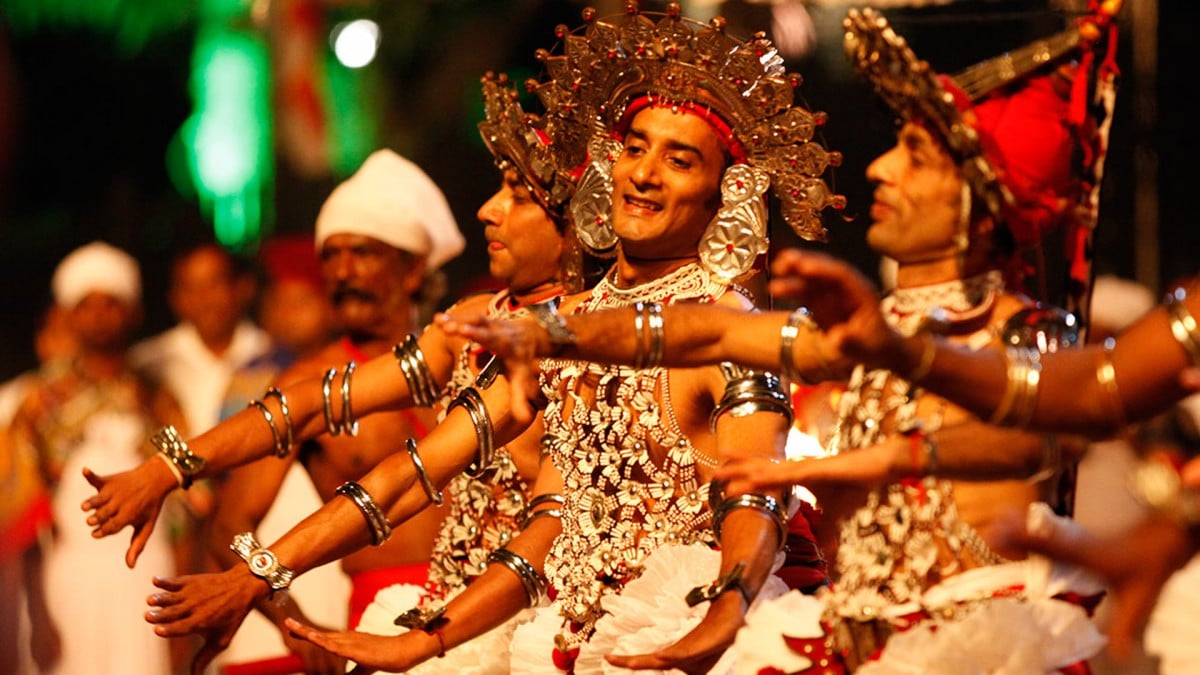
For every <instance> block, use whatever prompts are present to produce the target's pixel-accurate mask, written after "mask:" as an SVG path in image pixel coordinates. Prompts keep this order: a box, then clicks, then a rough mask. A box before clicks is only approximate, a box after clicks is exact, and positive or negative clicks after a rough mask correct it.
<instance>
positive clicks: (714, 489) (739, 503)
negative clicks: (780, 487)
mask: <svg viewBox="0 0 1200 675" xmlns="http://www.w3.org/2000/svg"><path fill="white" fill-rule="evenodd" d="M708 489H709V493H708V500H709V505H710V506H711V507H712V512H713V515H712V528H713V536H714V537H716V540H717V542H720V541H721V526H722V525H724V523H725V518H726V516H728V515H729V512H730V511H733V510H734V509H742V508H750V509H755V510H757V511H761V512H763V513H764V514H766V515H767V516H769V517H770V518H771V520H772V522H774V523H775V533H776V534H777V535H778V537H779V546H778V549H780V550H782V549H783V547H784V545H785V544H786V543H787V509H786V507H785V505H784V504H783V503H781V502H780V501H779V500H778V499H776V498H774V497H772V496H771V495H764V494H757V493H747V494H741V495H737V496H734V497H725V496H724V492H725V490H724V485H723V484H720V483H718V482H717V481H713V482H712V483H710V484H709V488H708ZM789 494H790V493H789Z"/></svg>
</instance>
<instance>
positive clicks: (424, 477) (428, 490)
mask: <svg viewBox="0 0 1200 675" xmlns="http://www.w3.org/2000/svg"><path fill="white" fill-rule="evenodd" d="M404 449H405V450H407V451H408V456H409V458H411V459H412V463H413V467H414V468H416V470H417V479H418V480H420V481H421V487H422V488H423V489H424V490H425V495H426V496H427V497H429V501H431V502H433V504H434V505H435V506H441V505H442V492H441V490H438V489H437V488H436V487H434V486H433V481H431V480H429V474H428V473H426V471H425V462H422V461H421V455H419V454H417V441H416V439H413V438H409V439H408V440H407V441H405V442H404Z"/></svg>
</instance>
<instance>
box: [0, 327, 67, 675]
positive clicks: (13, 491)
mask: <svg viewBox="0 0 1200 675" xmlns="http://www.w3.org/2000/svg"><path fill="white" fill-rule="evenodd" d="M68 318H69V317H68V314H67V312H66V310H64V309H63V308H61V307H59V306H58V305H56V304H51V305H50V306H49V307H47V308H46V311H44V312H43V313H42V316H41V317H39V319H38V322H37V325H36V326H35V332H34V336H33V342H34V351H35V352H36V353H37V358H38V363H39V364H40V365H42V366H45V365H46V364H48V363H50V362H51V361H55V360H57V359H61V358H67V357H69V355H70V354H71V353H73V352H74V349H75V336H74V334H73V333H72V332H71V328H70V326H69V325H68ZM37 381H38V370H37V368H34V369H31V370H28V371H25V372H23V373H21V374H19V375H17V376H16V377H14V378H13V379H11V380H9V381H8V382H5V383H4V384H3V385H0V423H2V426H3V428H4V429H5V432H4V433H0V598H3V599H4V600H3V601H2V602H0V673H25V672H32V671H33V670H34V668H35V665H34V661H33V660H32V659H33V658H34V655H35V654H36V656H37V657H38V658H37V662H38V663H43V662H45V659H46V657H47V656H48V655H55V654H57V653H58V633H57V631H55V630H53V626H51V625H50V624H49V621H48V619H49V614H48V609H47V607H46V598H45V589H44V587H43V585H42V583H41V577H40V574H39V572H40V570H38V569H36V568H32V567H30V566H27V565H24V564H22V558H23V557H24V555H25V554H26V553H28V552H29V551H30V547H36V546H37V536H38V532H39V531H40V530H41V529H42V528H43V527H44V526H46V525H47V524H48V523H49V520H50V501H49V497H48V495H47V493H46V489H45V486H44V485H43V484H42V481H41V480H40V478H39V476H38V472H37V464H36V462H35V461H34V459H35V458H33V457H31V456H29V454H28V453H14V452H13V446H12V444H11V443H9V437H8V433H7V428H8V424H9V421H10V420H11V419H12V417H13V415H14V414H15V413H16V411H17V408H18V407H19V406H20V405H21V402H22V401H23V400H24V398H25V397H26V396H27V395H28V394H29V392H30V390H31V389H33V388H34V387H35V386H36V384H37ZM31 624H36V625H38V626H39V628H38V634H39V636H40V640H39V645H38V647H39V649H38V650H35V651H34V652H32V653H31V650H30V646H31V645H30V639H29V638H30V634H31Z"/></svg>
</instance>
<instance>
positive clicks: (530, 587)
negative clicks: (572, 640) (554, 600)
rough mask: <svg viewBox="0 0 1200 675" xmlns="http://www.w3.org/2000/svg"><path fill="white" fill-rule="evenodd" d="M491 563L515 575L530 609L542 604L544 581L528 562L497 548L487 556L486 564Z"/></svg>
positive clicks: (544, 595)
mask: <svg viewBox="0 0 1200 675" xmlns="http://www.w3.org/2000/svg"><path fill="white" fill-rule="evenodd" d="M492 563H496V564H499V565H504V566H505V567H507V568H508V569H509V570H511V571H512V572H513V574H516V575H517V578H518V579H520V580H521V587H522V588H524V589H525V597H526V598H527V599H528V600H529V606H530V607H537V606H538V605H540V604H542V599H543V598H544V597H546V579H545V577H543V576H542V575H541V574H538V571H537V570H536V569H534V567H533V565H531V564H530V563H529V561H528V560H526V559H525V558H523V557H521V556H519V555H517V554H516V553H513V552H512V551H510V550H508V549H506V548H498V549H496V550H495V551H492V554H491V555H489V556H488V564H489V565H490V564H492Z"/></svg>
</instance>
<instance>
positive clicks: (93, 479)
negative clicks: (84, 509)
mask: <svg viewBox="0 0 1200 675" xmlns="http://www.w3.org/2000/svg"><path fill="white" fill-rule="evenodd" d="M83 477H84V478H86V479H87V482H88V483H90V484H91V486H92V487H94V488H96V489H97V490H99V489H101V488H103V487H104V484H105V483H106V482H107V481H106V480H105V479H104V477H103V476H98V475H96V474H95V472H93V471H92V470H91V469H89V468H87V467H86V466H85V467H83ZM101 497H102V496H101V495H96V496H94V497H91V498H89V499H88V500H87V501H85V502H84V503H85V504H86V503H87V502H90V501H92V500H93V499H98V498H101ZM103 500H104V501H108V498H107V497H103Z"/></svg>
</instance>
